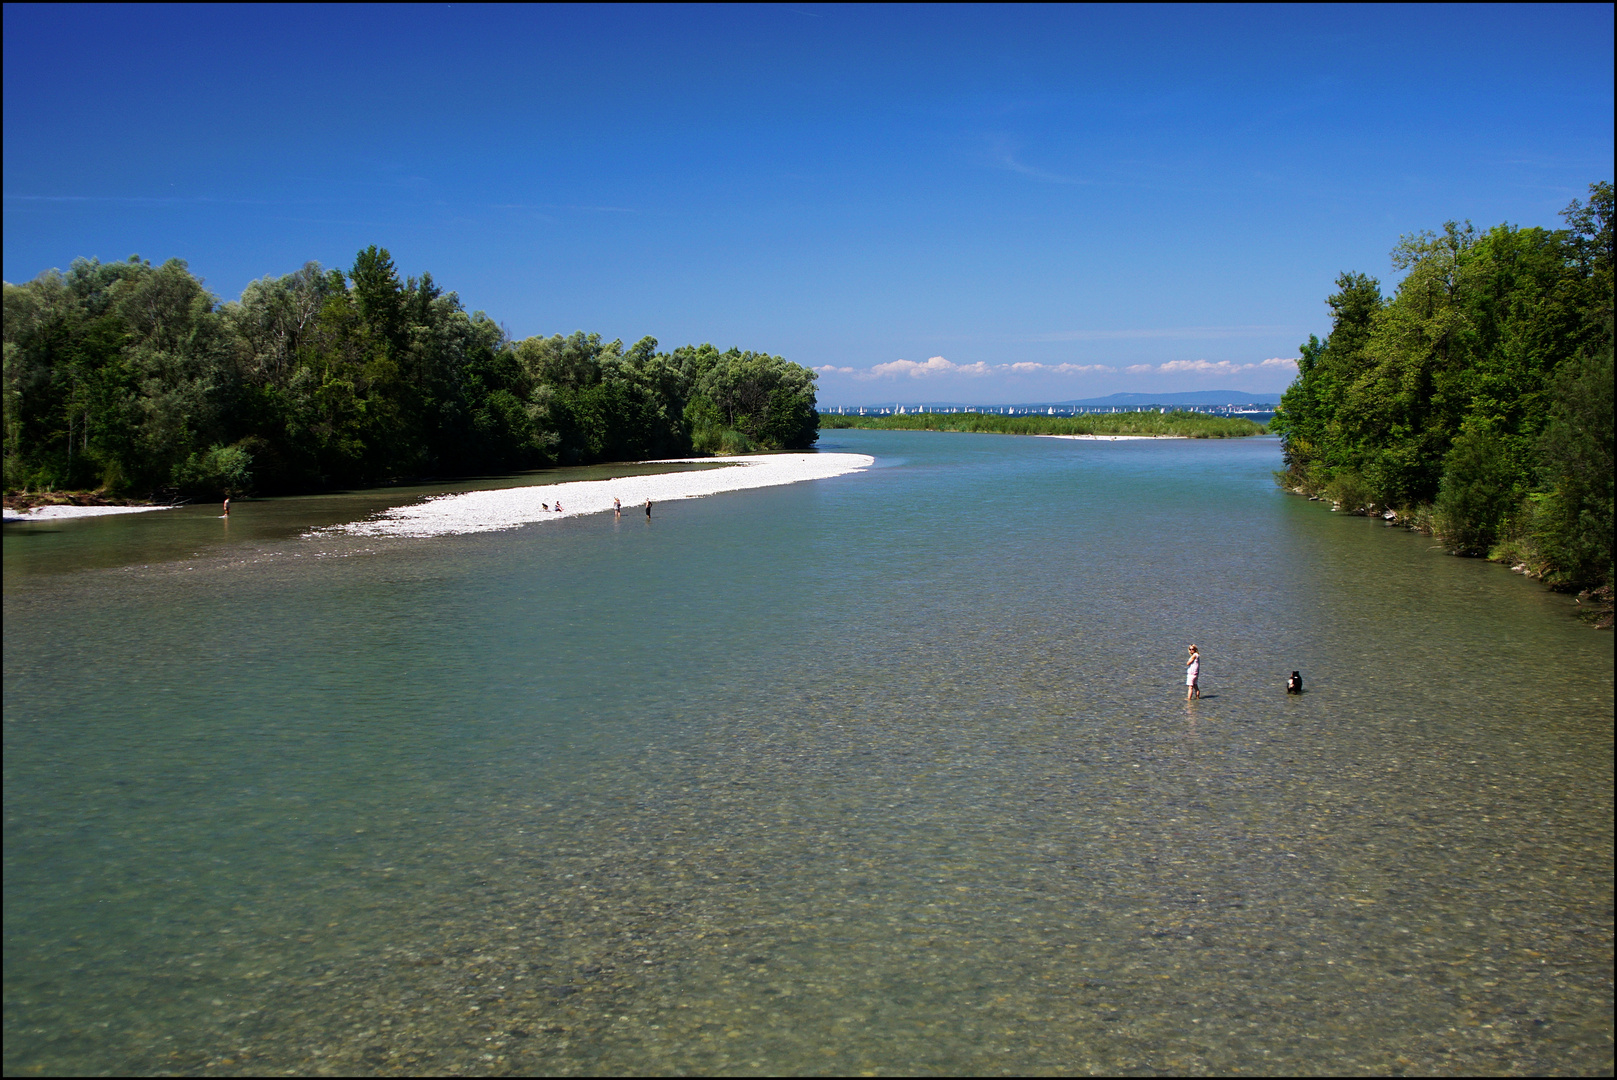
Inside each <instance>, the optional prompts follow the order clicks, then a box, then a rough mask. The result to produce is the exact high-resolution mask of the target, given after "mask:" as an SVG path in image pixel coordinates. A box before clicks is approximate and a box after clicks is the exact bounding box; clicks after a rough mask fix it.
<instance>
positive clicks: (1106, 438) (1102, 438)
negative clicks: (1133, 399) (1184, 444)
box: [1034, 435, 1190, 442]
mask: <svg viewBox="0 0 1617 1080" xmlns="http://www.w3.org/2000/svg"><path fill="white" fill-rule="evenodd" d="M1034 438H1035V439H1093V440H1095V441H1097V442H1122V441H1123V440H1124V439H1188V438H1190V436H1189V435H1035V436H1034Z"/></svg>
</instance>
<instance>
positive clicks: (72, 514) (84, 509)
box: [5, 505, 174, 521]
mask: <svg viewBox="0 0 1617 1080" xmlns="http://www.w3.org/2000/svg"><path fill="white" fill-rule="evenodd" d="M173 509H174V507H172V506H67V505H59V506H36V507H33V508H32V509H29V510H22V511H17V510H13V509H11V508H10V507H7V508H6V518H5V519H6V520H7V521H55V520H58V519H60V518H81V517H104V516H105V515H107V514H144V513H146V512H147V511H148V510H173Z"/></svg>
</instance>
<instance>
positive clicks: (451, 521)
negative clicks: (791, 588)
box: [306, 454, 876, 537]
mask: <svg viewBox="0 0 1617 1080" xmlns="http://www.w3.org/2000/svg"><path fill="white" fill-rule="evenodd" d="M719 460H720V461H721V462H722V465H721V466H720V467H719V468H715V469H700V470H697V471H694V472H675V473H658V474H656V475H653V476H625V477H621V478H617V479H613V480H578V481H574V482H573V483H568V484H541V485H538V486H535V487H518V488H500V489H498V490H494V491H467V492H463V493H460V494H457V495H438V496H434V497H433V498H430V499H428V500H426V501H425V502H420V503H415V504H414V505H411V506H397V507H394V508H392V509H390V510H384V511H382V513H381V514H379V515H377V516H376V517H374V518H371V519H370V520H367V521H355V522H350V523H348V524H346V525H336V526H332V527H331V528H329V529H317V530H315V531H313V532H310V533H308V534H306V535H307V536H316V535H319V534H321V533H347V534H350V535H354V536H412V537H426V536H453V535H456V534H458V533H476V532H495V531H497V530H500V529H515V528H517V527H518V526H521V525H531V524H534V523H536V522H542V521H558V520H560V519H562V518H565V517H578V516H580V515H583V514H600V513H605V512H609V511H611V509H612V500H613V499H614V498H616V499H621V500H622V502H623V512H624V513H625V514H642V515H643V514H644V513H645V509H644V507H645V502H646V500H647V499H650V500H651V502H652V504H653V505H652V512H653V513H655V512H656V504H657V503H665V502H672V501H674V500H676V499H700V498H702V497H703V496H706V495H717V494H719V493H720V492H724V491H743V490H745V489H747V488H761V487H776V486H778V485H781V484H796V483H799V482H801V481H804V480H826V479H829V478H831V477H833V476H842V475H844V474H845V473H852V472H859V471H861V470H863V469H868V468H870V466H871V465H873V464H875V461H876V459H875V458H873V457H870V456H868V455H866V454H755V455H748V456H744V457H733V458H721V459H719ZM713 461H714V459H713V458H677V459H675V460H674V462H668V464H673V463H680V464H683V463H687V462H703V463H712V462H713ZM558 502H559V503H560V504H561V506H562V511H561V512H560V513H557V512H556V510H555V506H556V505H557V503H558ZM547 506H549V507H550V508H551V509H548V510H547V509H546V507H547Z"/></svg>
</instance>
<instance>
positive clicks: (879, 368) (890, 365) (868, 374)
mask: <svg viewBox="0 0 1617 1080" xmlns="http://www.w3.org/2000/svg"><path fill="white" fill-rule="evenodd" d="M1296 368H1297V360H1296V358H1295V357H1292V358H1286V357H1279V356H1276V357H1271V358H1270V359H1268V360H1259V361H1256V362H1254V363H1250V364H1237V363H1233V362H1231V361H1229V360H1217V361H1214V360H1170V361H1168V362H1167V363H1165V364H1134V365H1132V366H1130V367H1126V368H1124V369H1123V371H1125V372H1127V373H1128V374H1130V375H1175V374H1193V375H1238V374H1240V373H1241V372H1245V371H1263V370H1271V371H1272V370H1276V369H1281V370H1288V371H1295V370H1296ZM814 370H815V371H818V372H820V373H821V374H822V375H846V376H849V377H850V378H854V379H858V380H860V381H869V380H873V379H901V378H910V379H929V378H936V377H938V376H945V375H960V376H965V377H967V378H982V377H983V376H986V375H1100V374H1115V373H1116V372H1117V370H1118V369H1117V368H1115V367H1109V366H1108V365H1106V364H1040V363H1034V362H1032V361H1019V362H1017V363H1012V364H989V363H984V362H983V361H981V360H979V361H977V362H976V363H974V364H956V363H953V362H951V361H949V360H946V359H944V358H943V357H941V356H934V357H932V358H930V359H929V360H927V361H926V362H925V363H920V362H917V361H915V360H890V361H888V362H887V363H885V364H874V365H872V366H871V367H868V368H855V367H838V366H836V365H835V364H825V365H823V366H821V367H817V368H815V369H814Z"/></svg>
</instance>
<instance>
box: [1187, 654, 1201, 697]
mask: <svg viewBox="0 0 1617 1080" xmlns="http://www.w3.org/2000/svg"><path fill="white" fill-rule="evenodd" d="M1201 676H1202V654H1201V653H1199V652H1197V651H1196V646H1194V645H1192V646H1191V647H1190V659H1189V660H1186V661H1185V700H1186V701H1190V700H1192V699H1193V698H1199V697H1201V696H1202V688H1201V686H1200V681H1201Z"/></svg>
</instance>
